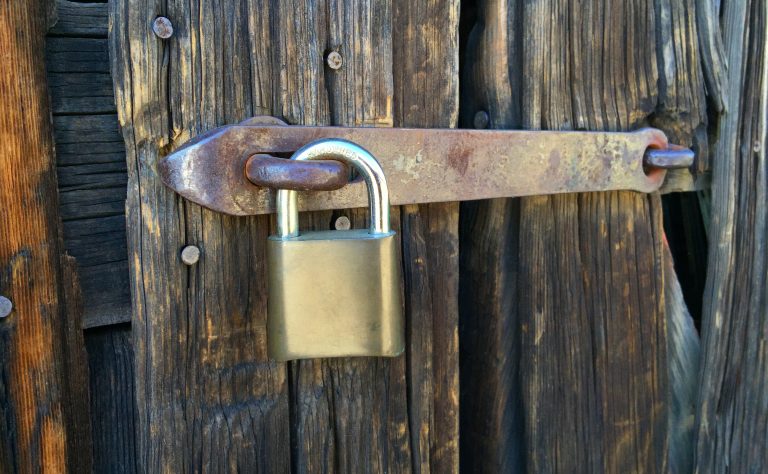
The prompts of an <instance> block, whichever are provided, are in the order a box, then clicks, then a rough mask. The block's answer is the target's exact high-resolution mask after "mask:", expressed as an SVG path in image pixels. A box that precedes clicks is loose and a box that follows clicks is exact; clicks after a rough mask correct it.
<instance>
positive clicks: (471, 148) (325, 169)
mask: <svg viewBox="0 0 768 474" xmlns="http://www.w3.org/2000/svg"><path fill="white" fill-rule="evenodd" d="M324 138H338V139H343V140H347V141H349V142H352V143H356V144H357V145H359V146H361V147H362V148H364V149H366V150H368V151H369V152H370V153H371V154H372V155H373V156H375V157H376V158H377V159H378V161H379V162H380V163H381V166H382V168H383V170H384V173H385V175H386V176H387V180H388V182H389V189H390V198H391V203H392V204H393V205H400V204H415V203H427V202H445V201H467V200H474V199H486V198H496V197H517V196H530V195H538V194H557V193H568V192H589V191H612V190H634V191H639V192H653V191H655V190H657V189H659V187H660V186H661V184H662V183H663V181H664V177H665V175H666V169H668V168H681V167H689V166H690V165H691V164H692V162H693V153H692V152H691V151H690V150H687V149H684V148H682V147H678V146H675V145H670V144H669V143H668V142H667V138H666V136H665V135H664V133H663V132H661V131H660V130H656V129H650V128H647V129H642V130H638V131H635V132H626V133H624V132H555V131H524V130H465V129H397V128H351V127H305V126H293V125H286V124H284V123H283V122H280V121H279V120H278V119H275V118H273V117H256V118H253V119H250V120H248V121H247V122H244V123H242V124H239V125H230V126H226V127H222V128H218V129H215V130H212V131H210V132H208V133H206V134H204V135H201V136H199V137H197V138H196V139H194V140H192V141H191V142H189V143H187V144H186V145H184V146H182V147H181V148H179V149H177V150H176V151H174V152H173V153H172V154H170V155H169V156H167V157H166V158H165V159H164V160H163V161H161V162H160V164H159V172H160V175H161V177H162V179H163V181H164V182H165V184H166V185H168V186H169V187H170V188H172V189H174V190H175V191H176V192H178V193H179V194H181V195H182V196H184V197H185V198H187V199H189V200H191V201H193V202H196V203H198V204H200V205H202V206H205V207H207V208H209V209H212V210H215V211H219V212H223V213H226V214H232V215H255V214H268V213H273V212H275V209H276V207H275V193H274V191H273V190H272V189H270V188H269V187H263V186H256V185H254V184H253V183H252V182H251V181H250V180H249V178H250V179H251V180H253V181H255V182H258V183H260V184H272V187H284V188H292V189H303V190H318V191H311V192H306V193H303V194H302V195H301V196H299V198H298V208H299V210H322V209H344V208H354V207H363V206H365V205H366V204H367V192H366V190H365V183H363V182H359V181H358V182H352V183H349V184H348V185H346V186H343V187H341V188H340V189H338V187H339V186H341V185H342V182H344V180H342V179H340V177H341V176H343V175H344V173H345V172H346V171H345V169H344V168H342V167H341V166H340V165H339V164H333V163H329V162H324V163H320V164H318V163H314V164H312V165H311V167H310V166H308V165H309V163H299V162H294V163H290V162H289V160H286V159H284V158H276V157H275V156H274V155H279V156H287V155H290V154H292V153H294V152H296V151H297V150H299V149H300V148H301V147H303V146H305V145H307V144H309V143H311V142H314V141H317V140H320V139H324ZM254 155H256V156H254ZM265 155H269V156H267V159H261V158H260V157H264V156H265ZM277 160H282V163H281V162H280V161H277ZM322 189H326V190H329V189H337V190H335V191H319V190H322Z"/></svg>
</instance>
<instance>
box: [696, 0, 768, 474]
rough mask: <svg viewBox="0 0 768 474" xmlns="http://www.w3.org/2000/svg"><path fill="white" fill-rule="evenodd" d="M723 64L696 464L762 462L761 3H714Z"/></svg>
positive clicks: (766, 189)
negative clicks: (718, 16)
mask: <svg viewBox="0 0 768 474" xmlns="http://www.w3.org/2000/svg"><path fill="white" fill-rule="evenodd" d="M721 8H722V14H721V21H722V25H723V44H724V46H725V59H726V61H727V64H728V68H727V71H726V75H727V76H726V80H725V89H724V91H723V93H724V109H725V111H726V114H725V115H724V116H723V117H722V118H721V119H720V122H719V124H718V128H717V134H716V142H715V156H716V157H717V159H716V160H715V161H714V166H713V170H712V207H711V213H712V214H711V223H710V227H709V238H710V246H709V258H708V268H707V283H706V287H705V292H704V304H703V315H702V352H703V354H702V361H701V375H700V385H699V396H698V400H699V403H698V407H697V416H696V425H697V426H696V435H697V436H696V464H695V468H696V471H697V472H704V473H715V472H726V471H728V472H761V471H764V470H765V467H766V466H767V465H768V397H766V393H767V392H766V387H768V252H767V251H766V241H767V240H768V213H767V212H766V205H765V203H766V193H768V173H767V172H766V169H767V168H768V165H767V164H766V148H767V147H768V138H767V136H768V119H767V117H768V36H767V32H768V7H767V5H766V2H765V1H762V0H728V1H724V2H722V5H721Z"/></svg>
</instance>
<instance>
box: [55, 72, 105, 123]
mask: <svg viewBox="0 0 768 474" xmlns="http://www.w3.org/2000/svg"><path fill="white" fill-rule="evenodd" d="M48 89H49V90H50V91H51V102H52V103H51V109H52V111H53V114H54V115H56V114H70V115H74V114H78V115H86V114H108V113H112V114H114V113H116V110H115V94H114V92H113V91H112V77H111V76H110V75H109V74H104V73H90V72H83V73H75V72H51V73H48ZM115 120H117V116H116V115H115Z"/></svg>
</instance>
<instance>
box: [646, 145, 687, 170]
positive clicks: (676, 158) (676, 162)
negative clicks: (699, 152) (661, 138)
mask: <svg viewBox="0 0 768 474" xmlns="http://www.w3.org/2000/svg"><path fill="white" fill-rule="evenodd" d="M693 158H694V153H693V151H692V150H690V149H688V148H681V149H679V150H678V149H673V148H667V149H664V150H655V149H652V150H648V151H647V152H646V153H645V156H644V157H643V163H645V164H646V165H647V166H652V167H654V168H663V169H668V170H672V169H679V168H690V167H691V165H693Z"/></svg>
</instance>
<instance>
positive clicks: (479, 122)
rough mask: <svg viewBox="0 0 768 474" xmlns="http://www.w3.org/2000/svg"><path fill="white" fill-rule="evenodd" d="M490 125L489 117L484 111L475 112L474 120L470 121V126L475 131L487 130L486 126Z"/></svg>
mask: <svg viewBox="0 0 768 474" xmlns="http://www.w3.org/2000/svg"><path fill="white" fill-rule="evenodd" d="M490 123H491V117H490V116H489V115H488V112H486V111H485V110H478V111H477V112H475V118H474V119H473V120H472V124H473V125H474V126H475V128H476V129H478V130H482V129H484V128H488V124H490Z"/></svg>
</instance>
